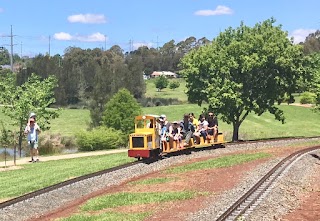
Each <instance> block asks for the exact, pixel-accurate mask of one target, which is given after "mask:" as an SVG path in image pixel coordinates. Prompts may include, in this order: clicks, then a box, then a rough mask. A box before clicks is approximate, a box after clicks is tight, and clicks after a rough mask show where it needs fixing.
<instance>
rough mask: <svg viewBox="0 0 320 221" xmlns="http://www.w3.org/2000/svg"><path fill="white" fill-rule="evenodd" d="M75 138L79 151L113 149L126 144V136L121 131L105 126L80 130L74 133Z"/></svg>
mask: <svg viewBox="0 0 320 221" xmlns="http://www.w3.org/2000/svg"><path fill="white" fill-rule="evenodd" d="M76 140H77V144H78V146H79V150H80V151H92V150H107V149H115V148H119V147H123V146H124V145H125V144H127V137H124V136H123V134H122V133H121V131H118V130H115V129H113V128H106V127H97V128H95V129H92V130H91V131H82V132H80V133H78V134H77V135H76Z"/></svg>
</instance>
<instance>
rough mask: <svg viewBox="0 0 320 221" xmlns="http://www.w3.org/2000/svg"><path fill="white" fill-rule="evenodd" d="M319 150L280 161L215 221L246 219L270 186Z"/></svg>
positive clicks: (309, 150)
mask: <svg viewBox="0 0 320 221" xmlns="http://www.w3.org/2000/svg"><path fill="white" fill-rule="evenodd" d="M318 149H320V146H315V147H310V148H306V149H303V150H300V151H297V152H295V153H292V154H291V155H289V156H288V157H286V158H284V159H283V160H282V161H280V162H279V163H278V164H277V165H276V166H274V167H273V168H272V169H271V170H270V171H269V172H268V173H267V174H266V175H265V176H264V177H262V178H261V179H260V180H259V181H258V182H257V183H256V184H255V185H254V186H253V187H252V188H251V189H249V191H248V192H246V193H245V194H244V195H243V196H242V197H241V198H240V199H238V200H237V201H236V202H235V203H234V204H232V205H231V206H230V207H229V208H228V209H227V210H226V211H225V212H224V213H223V214H222V215H220V216H219V217H218V218H217V219H216V221H233V220H238V219H240V218H242V217H244V218H245V217H247V216H248V215H249V214H250V213H251V212H252V211H253V209H254V208H255V207H256V206H257V205H258V204H259V203H260V202H261V201H262V200H263V198H264V197H265V196H266V195H267V194H268V193H269V192H270V191H271V189H272V185H273V184H274V183H275V182H276V181H277V180H278V179H279V178H281V176H282V175H283V174H284V173H285V172H286V171H287V170H288V169H289V168H290V167H291V166H292V164H293V163H294V162H295V161H296V160H298V159H299V158H300V157H302V156H303V155H305V154H307V153H310V152H312V151H315V150H318ZM240 220H241V219H240Z"/></svg>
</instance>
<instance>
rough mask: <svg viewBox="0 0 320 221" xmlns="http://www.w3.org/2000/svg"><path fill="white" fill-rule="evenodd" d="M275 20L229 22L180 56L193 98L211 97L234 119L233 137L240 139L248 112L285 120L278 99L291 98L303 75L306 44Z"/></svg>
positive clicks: (217, 109)
mask: <svg viewBox="0 0 320 221" xmlns="http://www.w3.org/2000/svg"><path fill="white" fill-rule="evenodd" d="M275 22H276V21H275V20H274V19H273V18H271V19H268V20H266V21H263V22H261V23H257V24H256V25H255V26H254V27H248V26H246V25H245V24H244V23H241V25H240V26H239V27H237V28H231V27H230V28H228V29H226V30H225V31H224V32H222V33H220V35H219V36H218V37H217V38H216V39H214V40H213V41H212V43H211V44H207V45H205V46H202V47H200V48H199V49H195V50H192V51H191V52H190V53H189V54H187V55H186V56H185V57H184V58H183V59H182V62H181V67H182V69H183V70H182V71H181V73H182V74H183V75H184V77H185V78H186V81H187V89H188V91H187V94H188V98H189V100H190V101H192V102H197V103H198V104H199V105H201V104H202V103H203V102H207V103H208V104H209V107H208V108H209V109H210V110H212V111H214V112H215V113H216V114H220V115H221V119H222V120H223V121H225V122H227V123H229V124H232V125H233V136H232V140H233V141H236V140H238V139H239V137H238V136H239V135H238V134H239V127H240V125H241V123H242V122H243V121H244V120H245V118H246V117H247V116H248V114H249V113H250V112H254V113H255V114H258V115H261V114H262V113H264V112H266V111H269V112H270V113H272V114H274V116H275V118H276V119H277V120H280V121H282V122H284V120H285V118H284V115H283V111H281V110H280V109H279V108H277V106H276V105H275V103H277V102H278V101H280V100H281V99H282V98H283V97H284V96H285V94H287V95H288V96H289V98H291V99H289V100H290V101H293V96H292V93H293V92H294V90H295V82H296V81H297V79H299V78H300V77H301V76H302V75H303V74H304V68H303V61H304V56H303V52H302V47H301V46H299V45H294V44H293V43H292V42H291V41H290V40H289V39H288V36H287V33H286V32H284V31H282V29H281V26H275Z"/></svg>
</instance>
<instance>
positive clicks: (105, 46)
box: [104, 35, 107, 51]
mask: <svg viewBox="0 0 320 221" xmlns="http://www.w3.org/2000/svg"><path fill="white" fill-rule="evenodd" d="M104 50H105V51H106V50H107V35H104Z"/></svg>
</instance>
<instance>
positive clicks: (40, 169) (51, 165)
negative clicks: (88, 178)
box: [0, 153, 134, 199]
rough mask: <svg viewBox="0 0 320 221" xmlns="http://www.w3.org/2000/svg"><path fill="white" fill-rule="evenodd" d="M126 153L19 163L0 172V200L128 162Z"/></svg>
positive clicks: (130, 159)
mask: <svg viewBox="0 0 320 221" xmlns="http://www.w3.org/2000/svg"><path fill="white" fill-rule="evenodd" d="M132 161H134V159H132V158H129V157H128V156H127V153H118V154H110V155H100V156H91V157H81V158H74V159H67V160H56V161H47V162H40V163H31V164H25V165H23V168H22V169H19V170H7V171H2V172H0V183H1V188H0V199H6V198H10V197H15V196H19V195H22V194H25V193H28V192H32V191H35V190H38V189H41V188H44V187H47V186H50V185H53V184H56V183H59V182H62V181H65V180H69V179H71V178H74V177H78V176H82V175H85V174H89V173H92V172H96V171H100V170H103V169H107V168H112V167H115V166H118V165H121V164H125V163H128V162H132Z"/></svg>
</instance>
